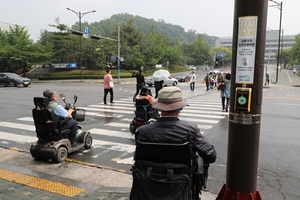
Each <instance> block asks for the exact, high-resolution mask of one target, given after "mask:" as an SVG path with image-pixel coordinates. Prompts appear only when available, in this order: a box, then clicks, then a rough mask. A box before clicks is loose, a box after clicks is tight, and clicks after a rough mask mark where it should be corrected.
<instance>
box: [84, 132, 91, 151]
mask: <svg viewBox="0 0 300 200" xmlns="http://www.w3.org/2000/svg"><path fill="white" fill-rule="evenodd" d="M92 144H93V138H92V136H91V135H90V134H88V135H87V136H86V138H85V141H84V148H86V149H89V148H91V146H92Z"/></svg>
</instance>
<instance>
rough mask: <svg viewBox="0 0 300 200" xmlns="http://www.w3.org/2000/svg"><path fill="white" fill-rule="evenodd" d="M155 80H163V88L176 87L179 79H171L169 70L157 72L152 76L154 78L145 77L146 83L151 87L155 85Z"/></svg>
mask: <svg viewBox="0 0 300 200" xmlns="http://www.w3.org/2000/svg"><path fill="white" fill-rule="evenodd" d="M154 80H157V81H160V80H163V81H164V84H163V86H176V85H177V84H178V80H177V79H175V78H171V77H170V73H169V71H168V70H157V71H155V72H154V73H153V74H152V76H148V77H145V83H146V84H147V85H149V86H150V87H151V86H152V85H154Z"/></svg>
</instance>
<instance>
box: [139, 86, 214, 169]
mask: <svg viewBox="0 0 300 200" xmlns="http://www.w3.org/2000/svg"><path fill="white" fill-rule="evenodd" d="M187 105H188V104H187V103H186V102H185V101H184V100H183V99H182V91H181V90H180V89H179V88H178V87H163V88H162V89H161V90H160V91H159V92H158V99H157V100H156V101H154V102H153V104H152V107H153V108H154V109H157V110H159V111H160V112H161V117H159V118H158V119H157V121H156V122H154V123H150V124H147V125H144V126H141V127H139V128H138V129H137V131H136V138H137V140H139V141H141V142H154V143H155V142H159V143H181V142H186V141H187V138H190V141H191V143H192V145H193V149H194V150H195V152H194V153H195V155H197V154H198V155H199V156H200V157H202V159H203V160H204V162H205V163H213V162H215V160H216V158H217V153H216V150H215V149H214V147H213V145H211V144H210V143H209V142H208V141H207V140H206V139H205V138H204V137H203V135H202V133H201V132H200V130H199V128H198V125H197V124H192V123H189V122H186V121H182V120H179V118H178V115H179V113H180V111H181V110H182V109H183V107H185V106H187ZM157 156H159V155H157ZM197 162H198V164H200V163H201V162H200V160H199V159H197Z"/></svg>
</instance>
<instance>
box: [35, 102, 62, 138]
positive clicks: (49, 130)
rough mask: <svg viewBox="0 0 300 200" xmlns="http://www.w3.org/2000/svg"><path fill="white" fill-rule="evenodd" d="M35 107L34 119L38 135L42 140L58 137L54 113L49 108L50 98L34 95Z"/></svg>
mask: <svg viewBox="0 0 300 200" xmlns="http://www.w3.org/2000/svg"><path fill="white" fill-rule="evenodd" d="M33 101H34V105H35V108H33V109H32V117H33V120H34V125H35V130H36V134H37V137H38V138H39V139H40V140H41V141H42V142H47V141H51V140H56V139H57V133H56V130H55V127H54V124H53V121H52V114H51V112H50V111H49V110H48V109H47V106H48V104H49V100H48V98H45V97H34V98H33Z"/></svg>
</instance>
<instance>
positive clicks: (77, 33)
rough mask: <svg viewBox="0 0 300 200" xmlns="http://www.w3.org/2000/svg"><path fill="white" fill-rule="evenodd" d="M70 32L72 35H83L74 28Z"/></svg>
mask: <svg viewBox="0 0 300 200" xmlns="http://www.w3.org/2000/svg"><path fill="white" fill-rule="evenodd" d="M71 33H72V34H74V35H83V33H82V32H80V31H76V30H72V31H71Z"/></svg>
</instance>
